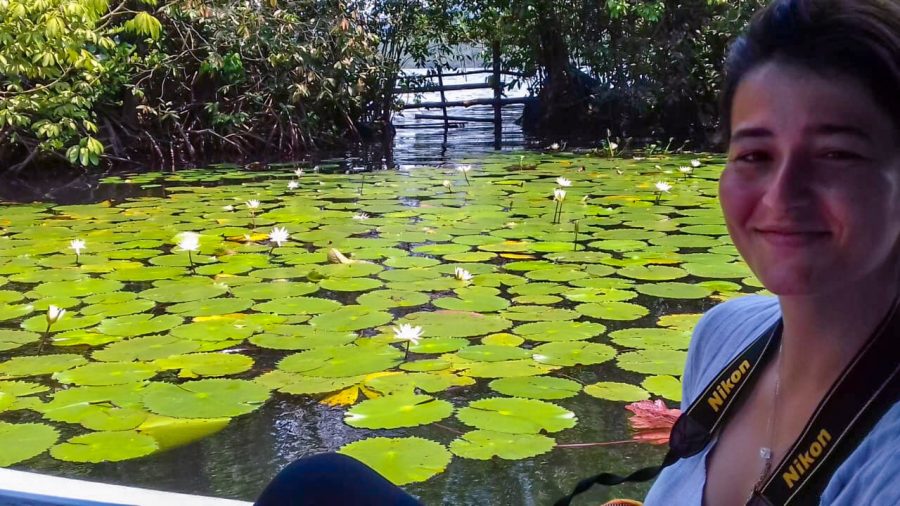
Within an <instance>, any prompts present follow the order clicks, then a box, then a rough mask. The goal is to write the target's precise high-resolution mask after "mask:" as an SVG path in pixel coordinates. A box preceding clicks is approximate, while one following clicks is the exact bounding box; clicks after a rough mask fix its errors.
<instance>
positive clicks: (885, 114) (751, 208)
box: [647, 0, 900, 505]
mask: <svg viewBox="0 0 900 506" xmlns="http://www.w3.org/2000/svg"><path fill="white" fill-rule="evenodd" d="M897 90H900V3H898V2H897V1H896V0H776V1H775V2H773V3H772V4H771V5H769V6H768V7H767V8H766V9H764V10H763V11H762V12H760V13H759V14H758V15H757V16H756V17H755V18H754V20H753V21H752V22H751V25H750V26H749V28H748V29H747V31H746V32H745V34H744V35H743V36H742V37H741V38H739V39H738V40H737V41H736V42H735V44H734V46H733V48H732V51H731V54H730V57H729V61H728V67H727V79H726V84H725V88H724V90H723V119H724V121H723V128H724V130H725V132H724V134H725V138H726V140H727V141H728V162H727V165H726V170H725V171H724V172H723V173H722V177H721V180H720V187H719V189H720V198H721V203H722V209H723V211H724V214H725V220H726V223H727V226H728V231H729V234H730V235H731V238H732V240H733V241H734V244H735V246H736V247H737V249H738V250H739V252H740V253H741V256H743V258H744V259H745V260H746V261H747V264H748V265H749V266H750V268H751V269H752V270H753V272H754V274H756V276H757V277H758V278H759V279H760V281H761V282H762V283H763V284H764V285H765V287H766V288H767V289H768V290H770V291H771V292H772V293H774V294H775V295H776V296H777V298H763V297H759V296H751V297H746V298H742V299H737V300H733V301H731V302H728V303H726V304H722V305H721V306H719V307H717V308H715V309H714V310H712V311H710V312H709V313H708V314H707V315H706V316H705V317H704V318H703V320H701V322H700V323H699V324H698V326H697V329H695V332H694V337H693V340H692V343H691V347H690V352H689V356H688V364H687V367H686V370H685V375H684V382H683V385H684V392H683V399H684V401H683V408H684V409H686V410H689V411H690V412H696V411H698V410H697V409H695V408H694V407H693V406H692V403H694V401H695V400H698V399H699V402H698V403H697V404H701V405H702V404H704V402H703V401H704V400H709V403H708V404H709V405H710V406H712V409H713V411H716V412H718V411H719V410H720V409H721V410H722V411H723V413H721V414H719V413H717V414H716V417H715V419H716V423H715V424H714V425H712V426H711V427H710V429H709V431H708V435H707V437H706V438H705V439H703V441H702V444H700V445H698V446H699V447H698V448H695V449H694V450H693V453H690V452H688V453H690V455H689V456H685V455H681V456H682V457H686V458H682V459H680V460H678V461H677V463H675V464H674V465H671V466H670V467H668V468H667V469H666V470H665V472H663V474H662V475H661V476H660V478H659V480H658V482H657V483H656V484H655V485H654V487H653V489H652V490H651V492H650V495H649V497H648V498H647V504H648V505H649V504H653V505H655V504H673V498H677V500H676V501H675V503H677V504H685V505H694V504H696V505H699V504H709V505H720V504H721V505H731V504H743V503H749V504H795V503H802V504H813V503H818V504H848V505H849V504H900V485H898V483H897V481H896V480H895V479H894V478H895V474H896V470H897V469H896V466H897V459H896V455H897V448H898V447H900V403H897V400H898V390H900V388H898V384H897V380H896V376H897V369H898V367H897V364H898V363H900V355H898V351H897V346H896V344H895V343H896V340H897V339H898V338H900V335H898V327H900V325H898V310H897V300H898V285H900V95H898V93H897ZM770 329H771V331H770ZM761 336H762V337H761ZM764 341H768V344H767V345H766V352H765V353H764V354H762V355H760V356H759V357H757V358H758V359H759V362H758V363H754V362H752V360H751V363H753V371H755V373H754V372H753V371H751V373H750V374H749V375H748V376H749V377H752V378H753V381H752V382H751V381H750V380H749V379H748V380H744V379H743V377H742V375H738V378H737V380H736V381H732V380H733V379H734V378H735V376H731V377H730V378H728V377H725V379H724V380H723V381H721V382H720V381H719V380H721V379H722V378H723V376H721V375H719V371H721V370H723V369H726V366H728V365H729V364H730V363H732V361H733V360H734V359H735V358H736V357H745V356H750V357H752V354H750V355H748V354H747V353H748V351H747V350H749V349H751V348H753V346H752V344H751V343H763V342H764ZM879 343H881V344H879ZM885 343H894V344H888V345H886V344H885ZM880 346H884V347H883V348H880ZM876 349H882V350H888V351H887V352H886V353H884V354H882V355H881V356H879V357H874V356H873V355H874V354H875V352H874V351H873V350H876ZM737 362H738V363H740V360H738V361H737ZM862 363H868V364H878V365H873V366H872V367H873V369H872V370H871V371H872V372H871V374H868V375H866V378H865V379H864V380H859V382H858V383H854V384H853V388H849V387H848V385H849V384H850V383H851V382H852V381H855V380H856V379H858V378H859V376H857V373H858V372H859V369H860V366H859V364H862ZM875 371H877V372H875ZM711 383H712V384H716V385H715V387H714V388H712V389H711V390H710V389H709V388H708V387H707V385H709V384H711ZM742 387H745V388H742ZM732 388H734V393H731V389H732ZM710 392H712V395H711V396H709V395H705V394H709V393H710ZM840 392H852V394H850V395H847V394H846V393H845V394H841V393H840ZM842 395H843V396H844V398H841V396H842ZM879 395H880V396H879ZM729 396H731V397H733V398H734V399H730V398H729ZM850 397H853V398H856V399H855V400H858V401H859V402H860V404H859V406H865V408H863V407H860V408H859V410H858V411H854V415H856V414H858V415H860V416H858V417H856V420H855V422H856V423H854V422H851V421H850V420H848V421H846V422H845V423H838V422H835V421H834V420H833V419H829V416H830V414H833V413H834V412H836V411H837V410H839V409H840V404H841V403H842V402H844V403H846V402H849V401H850V399H849V398H850ZM873 399H877V400H875V401H873ZM730 401H735V402H732V403H730ZM869 401H872V402H869ZM723 403H724V407H722V404H723ZM729 403H730V404H729ZM876 405H877V406H878V409H874V406H876ZM729 406H733V407H731V409H730V410H729ZM836 406H837V407H836ZM844 408H845V411H846V410H854V409H855V408H849V405H845V406H844ZM728 411H731V412H730V413H728ZM832 418H834V417H832ZM687 425H688V424H687V423H681V424H680V426H681V428H685V427H687ZM677 431H678V429H677V428H676V432H677ZM838 434H840V436H839V437H837V439H838V441H839V442H838V443H834V442H833V441H835V437H836V436H837V435H838ZM677 439H678V438H677V437H676V435H674V434H673V441H675V440H677ZM676 446H677V445H676ZM779 487H781V488H782V489H783V490H779Z"/></svg>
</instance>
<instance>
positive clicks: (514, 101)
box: [402, 97, 528, 109]
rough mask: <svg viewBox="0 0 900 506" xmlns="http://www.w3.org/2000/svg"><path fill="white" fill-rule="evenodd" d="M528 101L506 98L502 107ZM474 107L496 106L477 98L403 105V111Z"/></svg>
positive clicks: (518, 98) (521, 98)
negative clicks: (445, 107)
mask: <svg viewBox="0 0 900 506" xmlns="http://www.w3.org/2000/svg"><path fill="white" fill-rule="evenodd" d="M527 101H528V97H514V98H504V99H501V100H500V105H512V104H524V103H525V102H527ZM444 104H446V106H447V107H472V106H473V105H494V99H493V98H475V99H472V100H457V101H451V102H420V103H418V104H417V103H409V104H403V107H402V108H403V109H436V108H440V107H444Z"/></svg>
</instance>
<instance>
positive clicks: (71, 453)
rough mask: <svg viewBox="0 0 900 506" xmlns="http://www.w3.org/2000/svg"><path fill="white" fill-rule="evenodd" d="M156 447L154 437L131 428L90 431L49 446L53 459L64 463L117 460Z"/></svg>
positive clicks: (148, 452) (126, 458)
mask: <svg viewBox="0 0 900 506" xmlns="http://www.w3.org/2000/svg"><path fill="white" fill-rule="evenodd" d="M158 449H159V445H158V444H157V443H156V440H155V439H153V438H152V437H150V436H146V435H143V434H140V433H138V432H135V431H130V430H126V431H113V432H92V433H90V434H84V435H81V436H75V437H73V438H71V439H69V440H68V441H66V442H64V443H60V444H58V445H56V446H54V447H53V448H50V455H52V456H53V458H56V459H59V460H63V461H66V462H91V463H98V462H119V461H122V460H129V459H134V458H138V457H143V456H145V455H150V454H151V453H153V452H155V451H156V450H158Z"/></svg>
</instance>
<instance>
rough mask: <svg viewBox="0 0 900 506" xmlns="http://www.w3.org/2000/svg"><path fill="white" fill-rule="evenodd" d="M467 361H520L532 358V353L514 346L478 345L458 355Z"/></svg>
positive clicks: (459, 352)
mask: <svg viewBox="0 0 900 506" xmlns="http://www.w3.org/2000/svg"><path fill="white" fill-rule="evenodd" d="M456 354H457V355H459V356H460V357H462V358H464V359H467V360H474V361H479V362H498V361H501V360H518V359H523V358H530V357H531V351H529V350H525V349H522V348H516V347H514V346H497V345H488V344H483V345H478V346H469V347H466V348H464V349H462V350H460V351H458V352H457V353H456Z"/></svg>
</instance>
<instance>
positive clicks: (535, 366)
mask: <svg viewBox="0 0 900 506" xmlns="http://www.w3.org/2000/svg"><path fill="white" fill-rule="evenodd" d="M464 367H465V370H464V371H463V374H465V375H466V376H472V377H473V378H515V377H519V376H539V375H541V374H547V373H548V372H550V371H551V370H553V369H554V368H553V367H552V366H549V365H544V364H540V363H538V362H535V361H534V360H531V359H526V360H504V361H502V362H472V363H470V364H467V365H465V366H464Z"/></svg>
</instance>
